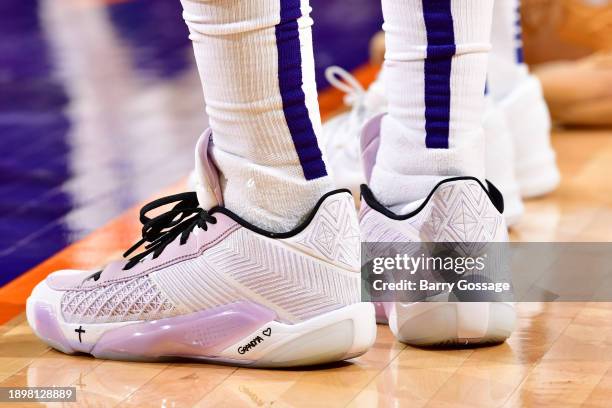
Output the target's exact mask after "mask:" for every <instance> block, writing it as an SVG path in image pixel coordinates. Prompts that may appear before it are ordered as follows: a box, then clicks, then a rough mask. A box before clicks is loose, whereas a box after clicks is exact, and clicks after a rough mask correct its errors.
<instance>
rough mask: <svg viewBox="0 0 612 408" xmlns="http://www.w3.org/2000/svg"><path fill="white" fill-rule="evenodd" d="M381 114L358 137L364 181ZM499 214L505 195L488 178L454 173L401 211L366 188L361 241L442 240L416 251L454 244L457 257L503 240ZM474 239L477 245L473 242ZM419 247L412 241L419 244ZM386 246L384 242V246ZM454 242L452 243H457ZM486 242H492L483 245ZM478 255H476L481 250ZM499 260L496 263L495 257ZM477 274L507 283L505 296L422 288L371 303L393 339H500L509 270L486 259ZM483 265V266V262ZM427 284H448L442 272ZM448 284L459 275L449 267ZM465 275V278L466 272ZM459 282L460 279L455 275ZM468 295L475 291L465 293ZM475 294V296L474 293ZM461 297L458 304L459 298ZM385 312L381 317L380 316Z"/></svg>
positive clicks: (508, 324)
mask: <svg viewBox="0 0 612 408" xmlns="http://www.w3.org/2000/svg"><path fill="white" fill-rule="evenodd" d="M380 119H381V117H380V116H377V117H375V118H373V119H372V120H371V121H369V122H368V123H367V124H366V126H365V127H364V131H363V134H362V138H361V150H362V163H363V166H364V172H365V176H366V180H369V179H370V176H371V173H372V168H373V166H374V162H375V160H376V153H377V151H378V145H379V132H380ZM502 213H503V198H502V195H501V193H500V192H499V190H497V189H496V188H495V187H494V186H493V185H492V184H491V183H488V184H487V186H486V187H485V186H484V185H483V184H482V183H481V181H479V180H478V179H475V178H472V177H454V178H449V179H446V180H443V181H442V182H440V183H439V184H438V185H437V186H435V187H434V188H433V189H432V191H431V193H430V194H429V196H428V197H425V198H423V199H422V200H419V201H417V202H414V203H411V204H408V205H407V206H406V213H405V214H394V213H393V212H391V211H390V210H389V209H387V208H385V207H384V206H383V205H382V204H381V203H380V202H378V200H377V199H376V197H375V196H374V194H373V193H372V192H371V190H370V189H369V188H368V187H367V185H363V186H362V187H361V207H360V214H359V215H360V227H361V237H362V238H361V239H362V241H363V242H365V243H366V245H367V243H377V245H379V246H380V243H385V242H389V243H394V244H393V245H395V244H396V243H406V244H407V246H410V245H415V244H419V243H427V244H430V243H445V244H446V245H423V246H422V247H419V250H420V249H421V248H428V247H432V248H436V249H439V248H440V247H443V248H444V250H447V248H448V247H450V246H453V245H455V247H460V248H461V252H462V253H463V256H466V257H467V256H475V255H476V252H478V251H481V252H482V251H483V248H486V247H487V244H490V243H496V244H494V245H492V246H493V247H496V245H497V244H501V243H504V242H507V241H508V233H507V227H506V222H505V220H504V216H503V215H502ZM473 244H476V245H473ZM417 246H418V245H417ZM383 247H384V246H383ZM455 247H454V248H455ZM489 247H490V246H489ZM481 252H479V253H481ZM496 261H497V260H496ZM491 264H492V265H493V267H492V269H489V270H484V272H482V274H481V275H478V279H480V280H481V281H487V282H492V283H504V284H505V283H507V284H508V285H509V288H510V289H509V290H508V291H507V293H504V294H503V296H499V297H497V295H491V293H485V294H484V295H482V297H478V298H474V297H470V298H469V300H467V301H465V298H463V299H462V298H461V297H460V295H457V292H456V291H454V290H453V291H449V292H444V293H442V292H440V293H438V292H434V293H433V294H431V293H428V294H427V297H423V298H422V299H423V300H424V301H406V300H404V299H402V301H394V302H383V303H376V310H377V321H378V322H379V323H383V322H385V320H388V324H389V327H390V329H391V331H392V332H393V334H394V335H395V336H396V338H397V339H398V340H399V341H401V342H404V343H407V344H411V345H418V346H431V345H441V344H447V345H448V344H451V345H453V344H482V343H499V342H503V341H504V340H505V339H506V338H508V337H509V336H510V334H511V333H512V331H513V328H514V323H515V319H516V316H515V311H514V305H513V303H512V302H511V301H508V300H509V299H511V298H512V293H511V292H512V289H511V282H510V276H509V270H508V269H506V268H505V266H504V265H501V263H500V262H492V263H491ZM488 266H489V264H488ZM433 272H435V273H432V274H430V275H429V276H428V277H430V281H432V280H436V278H438V279H440V281H441V282H442V281H446V280H445V279H447V278H448V275H446V276H445V275H444V274H442V273H439V272H440V271H438V270H434V271H433ZM449 275H451V277H450V279H449V280H448V281H451V279H455V278H457V277H458V276H460V274H459V272H458V271H451V273H449ZM466 276H467V275H466ZM457 279H459V278H457ZM470 295H471V296H474V294H470ZM478 296H480V295H478ZM462 300H463V301H462ZM385 317H386V319H385Z"/></svg>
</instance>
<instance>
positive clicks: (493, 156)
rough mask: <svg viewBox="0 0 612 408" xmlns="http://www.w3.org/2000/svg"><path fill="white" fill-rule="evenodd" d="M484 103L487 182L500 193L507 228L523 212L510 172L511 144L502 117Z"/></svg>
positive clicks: (499, 111)
mask: <svg viewBox="0 0 612 408" xmlns="http://www.w3.org/2000/svg"><path fill="white" fill-rule="evenodd" d="M485 102H486V108H485V116H484V121H483V127H484V134H485V149H486V150H485V169H486V173H487V179H489V180H491V182H492V183H493V184H495V186H497V188H499V190H500V191H501V192H502V193H503V195H504V217H505V218H506V224H508V226H510V227H511V226H513V225H515V224H517V223H518V222H519V221H520V219H521V217H522V216H523V213H524V212H525V207H524V206H523V200H522V199H521V193H520V188H519V184H518V181H517V179H516V175H515V169H514V163H516V161H515V157H514V144H513V142H512V135H511V134H510V131H509V130H508V124H507V123H506V118H505V116H504V113H503V112H502V111H501V109H500V108H499V107H498V106H497V105H495V103H494V102H493V100H492V99H491V98H490V97H487V98H486V101H485Z"/></svg>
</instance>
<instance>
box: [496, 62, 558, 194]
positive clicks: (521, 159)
mask: <svg viewBox="0 0 612 408" xmlns="http://www.w3.org/2000/svg"><path fill="white" fill-rule="evenodd" d="M498 106H499V108H500V109H501V111H502V112H503V113H504V115H505V117H506V123H507V125H508V129H509V130H510V133H511V134H512V137H513V139H514V157H515V173H516V177H517V180H518V183H519V186H520V189H521V195H522V196H523V197H525V198H529V197H537V196H541V195H544V194H547V193H550V192H551V191H553V190H555V189H556V188H557V186H558V185H559V182H560V180H561V176H560V174H559V169H558V168H557V163H556V155H555V152H554V150H553V148H552V145H551V142H550V132H551V120H550V114H549V112H548V107H547V105H546V101H545V100H544V95H543V94H542V86H541V84H540V81H539V80H538V79H537V78H536V77H535V76H534V75H531V74H526V75H525V77H524V79H523V80H522V81H521V83H520V84H519V85H518V86H516V87H515V88H514V89H513V90H512V91H511V92H510V93H509V94H508V95H506V96H505V97H503V98H502V99H501V100H499V101H498Z"/></svg>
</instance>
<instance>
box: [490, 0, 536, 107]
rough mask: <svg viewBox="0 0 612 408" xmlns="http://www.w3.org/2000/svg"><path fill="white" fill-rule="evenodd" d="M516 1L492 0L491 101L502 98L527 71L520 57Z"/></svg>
mask: <svg viewBox="0 0 612 408" xmlns="http://www.w3.org/2000/svg"><path fill="white" fill-rule="evenodd" d="M520 4H521V3H520V0H495V6H494V8H493V22H494V24H493V28H492V30H491V44H493V48H492V49H491V54H490V56H489V73H488V84H489V87H488V88H489V92H490V94H491V96H492V97H493V98H494V99H495V100H498V101H499V100H501V99H503V98H504V97H505V96H506V95H508V93H510V92H511V91H512V89H514V88H515V87H516V86H517V85H518V83H520V82H521V81H522V80H523V79H524V78H525V76H526V75H527V73H528V68H527V65H526V64H525V63H524V60H523V40H522V29H521V14H520Z"/></svg>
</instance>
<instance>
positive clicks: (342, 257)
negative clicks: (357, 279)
mask: <svg viewBox="0 0 612 408" xmlns="http://www.w3.org/2000/svg"><path fill="white" fill-rule="evenodd" d="M286 242H287V243H288V244H290V245H291V246H294V247H295V246H297V247H298V248H299V249H300V250H301V251H302V252H305V253H306V254H308V255H310V256H314V257H316V258H318V259H319V260H322V261H323V262H325V263H327V264H330V266H335V267H340V268H342V269H344V270H349V271H353V272H357V271H359V267H360V259H359V258H360V237H359V220H358V218H357V212H356V210H355V205H354V200H353V198H352V196H351V195H350V194H349V193H346V194H336V195H334V196H331V197H330V198H328V199H327V200H325V202H323V204H322V205H321V207H320V208H319V210H318V211H317V214H316V215H315V216H314V218H313V219H312V222H311V223H310V225H308V227H307V228H306V229H304V231H302V232H301V233H300V234H299V235H298V236H296V237H294V238H290V239H288V240H286Z"/></svg>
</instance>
